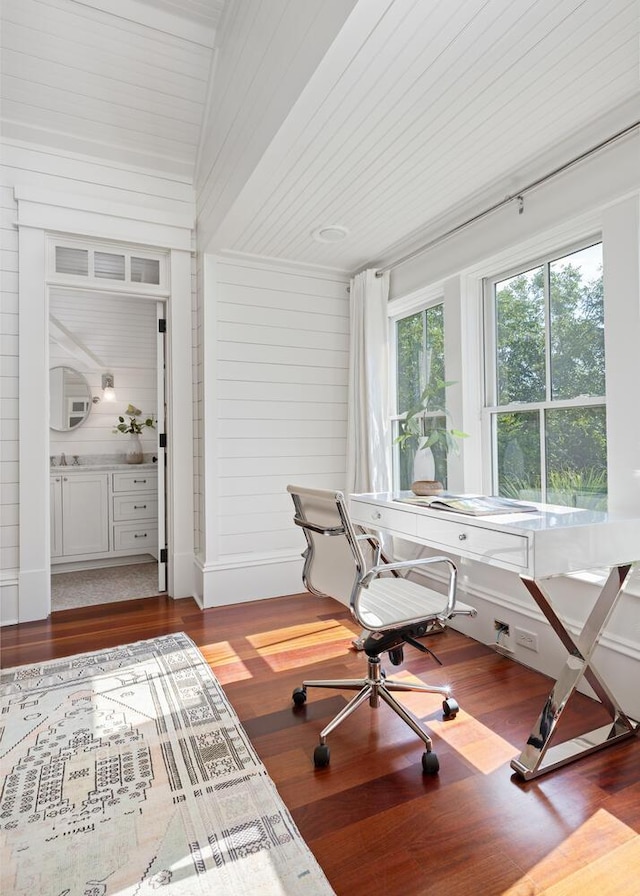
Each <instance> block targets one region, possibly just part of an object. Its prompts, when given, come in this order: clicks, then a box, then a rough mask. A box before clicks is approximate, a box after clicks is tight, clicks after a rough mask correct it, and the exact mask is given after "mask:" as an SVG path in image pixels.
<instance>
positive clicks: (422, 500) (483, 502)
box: [394, 492, 538, 516]
mask: <svg viewBox="0 0 640 896" xmlns="http://www.w3.org/2000/svg"><path fill="white" fill-rule="evenodd" d="M394 500H395V501H400V502H401V503H403V504H415V505H417V506H418V507H432V508H433V509H434V510H449V511H451V512H452V513H464V514H466V515H467V516H490V515H492V514H494V513H532V512H533V513H535V511H537V509H538V508H537V507H535V506H534V505H533V504H524V503H523V502H522V501H514V500H512V499H511V498H498V497H496V496H495V495H451V494H449V493H448V492H443V493H442V494H440V495H424V496H423V495H410V496H408V497H406V498H394Z"/></svg>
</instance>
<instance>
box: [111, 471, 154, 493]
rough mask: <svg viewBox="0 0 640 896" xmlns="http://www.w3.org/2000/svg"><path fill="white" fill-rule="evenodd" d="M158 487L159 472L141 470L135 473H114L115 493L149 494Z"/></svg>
mask: <svg viewBox="0 0 640 896" xmlns="http://www.w3.org/2000/svg"><path fill="white" fill-rule="evenodd" d="M157 487H158V471H157V470H139V471H137V472H135V473H114V474H113V491H114V492H148V491H153V490H154V489H155V488H157Z"/></svg>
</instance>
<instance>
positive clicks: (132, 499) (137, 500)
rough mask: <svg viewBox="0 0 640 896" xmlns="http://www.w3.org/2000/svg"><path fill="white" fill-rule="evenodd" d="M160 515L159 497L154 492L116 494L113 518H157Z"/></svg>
mask: <svg viewBox="0 0 640 896" xmlns="http://www.w3.org/2000/svg"><path fill="white" fill-rule="evenodd" d="M157 516H158V498H157V496H156V495H155V493H153V494H139V495H114V496H113V519H114V522H121V521H122V520H155V519H156V518H157Z"/></svg>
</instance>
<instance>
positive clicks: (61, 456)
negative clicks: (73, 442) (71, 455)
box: [60, 451, 67, 467]
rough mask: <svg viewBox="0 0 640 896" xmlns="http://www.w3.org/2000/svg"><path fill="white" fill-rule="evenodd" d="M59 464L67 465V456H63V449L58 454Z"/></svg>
mask: <svg viewBox="0 0 640 896" xmlns="http://www.w3.org/2000/svg"><path fill="white" fill-rule="evenodd" d="M60 466H61V467H66V466H67V458H66V457H65V456H64V451H63V452H62V454H61V455H60Z"/></svg>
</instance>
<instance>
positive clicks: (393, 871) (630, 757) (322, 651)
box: [0, 595, 640, 896]
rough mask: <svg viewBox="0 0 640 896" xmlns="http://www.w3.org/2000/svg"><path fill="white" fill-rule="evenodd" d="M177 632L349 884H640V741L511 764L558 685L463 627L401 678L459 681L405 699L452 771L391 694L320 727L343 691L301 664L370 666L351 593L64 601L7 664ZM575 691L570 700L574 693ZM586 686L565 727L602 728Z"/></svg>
mask: <svg viewBox="0 0 640 896" xmlns="http://www.w3.org/2000/svg"><path fill="white" fill-rule="evenodd" d="M172 631H184V632H186V633H187V634H188V635H189V636H190V637H191V638H192V639H193V640H194V641H195V642H196V644H198V646H199V647H200V649H201V651H202V653H203V654H204V656H205V657H206V659H207V661H208V662H209V663H210V665H211V667H212V668H213V670H214V672H215V673H216V675H217V677H218V678H219V680H220V681H221V682H222V684H223V685H224V688H225V692H226V693H227V695H228V697H229V700H230V701H231V703H232V704H233V706H234V707H235V709H236V711H237V713H238V715H239V716H240V719H241V721H242V723H243V725H244V727H245V729H246V730H247V732H248V734H249V736H250V737H251V740H252V742H253V743H254V745H255V747H256V749H257V751H258V753H259V754H260V756H261V758H262V760H263V761H264V763H265V765H266V767H267V769H268V771H269V774H270V775H271V777H272V779H273V780H274V782H275V783H276V786H277V787H278V790H279V792H280V794H281V796H282V798H283V799H284V801H285V803H286V804H287V806H288V807H289V809H290V811H291V813H292V815H293V818H294V819H295V821H296V823H297V825H298V827H299V829H300V831H301V833H302V835H303V836H304V838H305V839H306V841H307V843H308V844H309V846H310V847H311V849H312V850H313V852H314V853H315V855H316V857H317V859H318V861H319V862H320V864H321V866H322V867H323V869H324V871H325V873H326V875H327V877H328V878H329V881H330V882H331V884H332V886H333V888H334V889H335V891H336V893H337V894H338V896H343V894H344V896H347V894H348V896H364V894H367V896H368V894H370V893H383V894H391V896H396V894H398V896H413V894H429V896H469V894H480V896H494V894H495V896H498V894H508V896H525V894H526V896H529V894H545V896H573V894H580V896H591V894H598V896H602V894H605V896H606V894H616V896H626V894H636V893H638V892H640V887H639V884H638V881H639V880H640V773H639V770H638V769H639V767H640V743H638V741H637V740H631V741H628V742H626V743H623V744H620V745H618V746H616V747H614V748H612V749H609V750H606V751H604V752H601V753H599V754H598V753H596V754H594V755H592V756H590V757H587V758H585V759H582V760H580V761H578V762H576V763H573V764H572V765H569V766H567V767H565V768H563V769H559V770H557V771H555V772H552V773H550V774H548V775H546V776H544V777H542V778H539V779H537V780H536V781H532V782H529V783H524V782H522V781H520V780H519V779H518V778H516V777H515V776H514V775H513V773H512V772H511V770H510V767H509V760H510V759H511V758H512V757H513V756H516V755H518V754H519V753H520V750H521V747H522V745H523V744H524V742H525V740H526V738H527V736H528V735H529V733H530V729H531V726H532V724H533V721H534V719H535V717H536V716H537V713H538V712H539V710H540V708H541V705H542V702H543V700H544V697H545V696H546V694H547V693H548V691H549V687H550V682H549V680H548V679H546V678H545V677H544V676H542V675H540V674H538V673H536V672H532V671H531V670H528V669H526V668H524V667H523V666H520V665H518V664H516V663H514V662H512V661H510V660H508V659H505V658H504V657H501V656H499V655H497V654H496V653H494V652H493V651H492V650H490V649H489V648H487V647H485V646H484V645H482V644H479V643H477V642H475V641H473V640H471V639H469V638H466V637H464V636H463V635H460V634H459V633H457V632H455V631H452V630H448V631H447V632H445V633H444V634H442V635H436V636H434V637H432V638H431V639H429V640H428V642H427V643H428V644H429V646H430V647H431V648H432V649H434V650H435V651H436V653H437V655H438V656H439V658H440V659H441V660H442V662H443V666H438V665H437V664H436V663H435V662H434V661H433V660H432V659H431V658H430V657H428V656H426V655H423V654H421V653H418V652H417V651H416V650H414V649H412V648H407V650H406V652H405V663H404V665H403V666H402V667H399V668H397V669H396V668H394V669H393V674H394V676H398V675H404V676H417V677H418V678H420V679H421V680H423V681H428V682H431V683H434V684H444V683H447V682H449V683H450V684H452V686H453V691H454V694H455V697H456V699H457V700H458V702H459V703H460V706H461V711H460V713H459V714H458V716H457V718H456V719H454V720H451V721H449V722H443V721H442V720H441V715H442V713H441V700H440V698H438V697H437V696H435V695H434V696H431V695H430V696H428V697H424V696H423V695H415V694H414V695H410V694H409V695H407V696H406V698H404V702H406V704H407V705H408V706H409V707H410V708H411V709H412V710H413V711H414V712H416V713H417V714H418V715H419V716H420V717H421V718H422V719H423V720H424V722H425V724H426V726H427V728H428V729H429V730H430V731H431V733H432V735H433V741H434V750H435V751H436V752H437V754H438V757H439V759H440V773H439V774H438V775H437V776H424V775H423V774H422V771H421V762H420V757H421V754H422V748H421V743H420V742H419V741H418V740H417V738H416V737H415V735H414V734H413V733H412V732H411V731H410V730H409V728H407V727H406V726H405V725H404V724H403V723H402V721H400V720H399V719H398V718H397V717H396V716H395V715H394V714H393V713H392V712H391V711H390V710H389V709H388V708H387V707H386V706H381V707H380V709H379V710H377V711H376V710H372V709H371V708H370V707H369V706H368V705H365V706H363V707H361V708H360V709H359V710H358V711H357V713H356V714H355V716H353V717H351V719H349V720H347V721H346V722H345V723H344V724H343V725H342V726H340V727H339V728H338V729H337V730H336V731H334V732H333V734H332V735H331V737H330V738H329V744H330V746H331V765H330V766H329V767H328V768H327V769H322V770H315V769H314V768H313V763H312V755H313V749H314V747H315V744H316V742H317V734H318V732H319V730H320V728H321V727H322V726H323V725H324V724H326V722H327V721H328V720H329V719H330V718H331V717H332V716H333V715H334V714H335V713H336V712H337V711H338V710H339V709H340V707H341V706H343V705H344V703H345V697H344V696H343V695H341V694H340V693H338V692H335V691H320V690H315V691H314V690H310V691H309V699H308V702H307V704H306V706H305V707H304V708H303V709H302V710H294V709H293V708H292V706H291V702H290V697H291V691H292V690H293V688H294V687H295V686H297V685H298V684H299V683H300V682H301V680H302V679H303V678H305V677H306V678H308V677H312V678H341V677H345V676H347V677H357V676H360V675H361V674H363V672H364V669H365V659H364V657H363V656H362V654H358V653H356V652H355V651H354V650H350V649H349V644H350V638H351V636H352V633H353V632H355V631H356V627H355V626H354V624H353V622H352V621H351V619H350V617H349V615H348V613H347V612H346V611H345V609H344V607H342V606H341V605H340V604H337V603H335V602H334V601H332V600H330V599H316V598H312V597H309V596H307V595H297V596H291V597H283V598H276V599H273V600H269V601H261V602H256V603H250V604H241V605H236V606H230V607H221V608H217V609H212V610H207V611H205V612H201V611H200V610H199V609H198V608H197V606H196V604H195V603H194V601H192V600H190V599H187V600H179V601H172V600H170V599H169V598H166V597H158V598H144V599H139V600H135V601H125V602H122V603H116V604H110V605H105V606H100V607H86V608H82V609H77V610H65V611H62V612H58V613H54V614H53V615H52V616H51V618H50V619H49V620H47V621H45V622H34V623H28V624H25V625H20V626H11V627H7V628H4V629H2V630H1V632H0V634H1V637H2V665H3V666H5V667H7V666H14V665H22V664H25V663H33V662H37V661H38V660H46V659H50V658H53V657H59V656H64V655H69V654H72V653H81V652H84V651H90V650H97V649H99V648H102V647H107V646H112V645H114V644H118V643H127V642H130V641H136V640H140V639H143V638H150V637H154V636H156V635H160V634H163V633H167V632H172ZM570 705H571V704H570ZM601 718H602V711H601V709H600V708H599V706H598V704H596V703H594V702H593V701H591V700H588V699H587V698H585V697H581V696H578V697H577V698H575V704H574V705H573V706H572V709H571V712H570V713H569V716H568V718H567V720H566V724H565V723H564V722H563V724H564V728H563V730H564V731H565V733H566V735H567V736H571V734H572V733H574V732H576V731H578V730H580V728H581V726H583V725H584V724H585V723H586V724H591V723H593V724H594V725H595V724H601V723H602V722H601Z"/></svg>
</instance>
